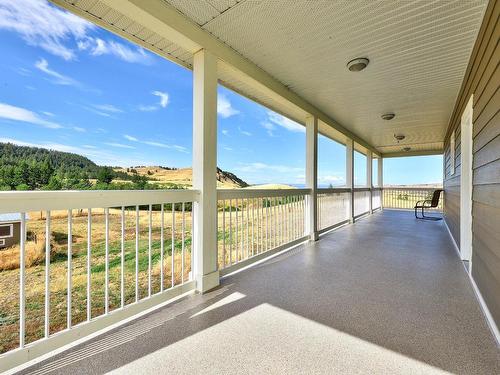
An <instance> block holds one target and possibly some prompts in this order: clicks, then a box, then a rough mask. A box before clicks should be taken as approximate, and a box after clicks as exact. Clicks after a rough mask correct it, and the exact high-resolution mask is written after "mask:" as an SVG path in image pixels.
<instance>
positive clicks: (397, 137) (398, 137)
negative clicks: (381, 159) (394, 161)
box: [394, 134, 406, 143]
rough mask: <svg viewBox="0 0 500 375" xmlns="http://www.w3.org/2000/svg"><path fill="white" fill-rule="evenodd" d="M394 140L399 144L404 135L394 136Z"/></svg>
mask: <svg viewBox="0 0 500 375" xmlns="http://www.w3.org/2000/svg"><path fill="white" fill-rule="evenodd" d="M394 138H396V141H398V143H399V142H400V141H402V140H403V139H405V138H406V137H405V135H404V134H394Z"/></svg>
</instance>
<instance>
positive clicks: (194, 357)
mask: <svg viewBox="0 0 500 375" xmlns="http://www.w3.org/2000/svg"><path fill="white" fill-rule="evenodd" d="M234 294H236V293H234ZM229 297H231V296H229ZM235 297H238V296H237V295H236V296H234V297H233V298H235ZM220 302H222V301H220ZM226 303H227V302H226ZM161 372H169V373H176V374H190V375H192V374H193V373H204V374H234V373H280V374H283V373H286V374H304V373H336V374H354V373H363V374H365V373H370V374H387V373H399V374H401V373H411V374H445V373H447V372H445V371H443V370H441V369H438V368H436V367H433V366H430V365H428V364H426V363H423V362H420V361H418V360H415V359H412V358H409V357H406V356H404V355H402V354H400V353H397V352H394V351H391V350H388V349H386V348H383V347H380V346H378V345H375V344H373V343H370V342H368V341H365V340H362V339H360V338H357V337H354V336H351V335H349V334H346V333H344V332H341V331H338V330H336V329H333V328H331V327H328V326H325V325H323V324H320V323H317V322H314V321H311V320H309V319H306V318H304V317H302V316H299V315H296V314H293V313H291V312H289V311H286V310H282V309H280V308H277V307H274V306H272V305H269V304H261V305H259V306H257V307H254V308H252V309H250V310H247V311H245V312H243V313H241V314H239V315H237V316H234V317H232V318H230V319H227V320H224V321H223V322H220V323H218V324H215V325H213V326H211V327H210V328H207V329H205V330H203V331H200V332H198V333H196V334H194V335H192V336H189V337H186V338H185V339H183V340H180V341H178V342H176V343H174V344H172V345H169V346H167V347H164V348H162V349H160V350H158V351H156V352H153V353H151V354H148V355H146V356H144V357H141V358H139V359H137V360H135V361H133V362H131V363H129V364H127V365H125V366H122V367H120V368H117V369H116V370H114V371H113V372H112V373H115V374H125V373H127V374H130V373H142V374H144V373H149V374H153V373H161Z"/></svg>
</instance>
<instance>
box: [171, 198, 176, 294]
mask: <svg viewBox="0 0 500 375" xmlns="http://www.w3.org/2000/svg"><path fill="white" fill-rule="evenodd" d="M171 245H172V255H171V257H170V260H171V266H170V271H171V274H172V282H171V283H170V286H171V287H173V286H174V285H175V203H174V202H172V244H171Z"/></svg>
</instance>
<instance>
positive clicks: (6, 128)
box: [0, 0, 441, 186]
mask: <svg viewBox="0 0 500 375" xmlns="http://www.w3.org/2000/svg"><path fill="white" fill-rule="evenodd" d="M0 41H1V43H0V54H1V56H2V59H1V61H0V85H1V90H0V142H12V143H16V144H20V145H33V146H38V147H45V148H51V149H56V150H60V151H68V152H74V153H78V154H81V155H85V156H87V157H89V158H90V159H91V160H93V161H95V162H96V163H98V164H101V165H119V166H136V165H163V166H170V167H187V166H190V165H191V159H192V152H191V151H192V73H191V71H189V70H187V69H185V68H183V67H180V66H177V65H175V64H174V63H171V62H169V61H167V60H165V59H162V58H160V57H158V56H156V55H154V54H152V53H150V52H148V51H146V50H143V49H141V48H138V47H137V46H135V45H133V44H131V43H128V42H127V41H125V40H123V39H121V38H119V37H116V36H114V35H113V34H111V33H109V32H107V31H105V30H102V29H100V28H98V27H97V26H94V25H92V24H90V23H88V22H86V21H84V20H82V19H80V18H78V17H77V16H74V15H71V14H69V13H66V12H64V11H62V10H60V9H59V8H57V7H56V6H53V5H51V4H48V3H47V2H46V1H44V0H43V1H42V0H16V1H8V0H0ZM318 144H319V157H318V163H319V184H320V185H321V186H328V185H329V184H332V185H342V184H344V181H345V148H344V146H342V145H340V144H338V143H336V142H334V141H331V140H329V139H327V138H325V137H320V138H319V142H318ZM304 154H305V132H304V128H303V127H302V126H301V125H298V124H296V123H294V122H293V121H291V120H289V119H287V118H285V117H283V116H281V115H278V114H276V113H274V112H272V111H270V110H268V109H266V108H264V107H262V106H260V105H258V104H256V103H254V102H252V101H250V100H248V99H246V98H243V97H241V96H239V95H237V94H235V93H233V92H232V91H230V90H227V89H225V88H223V87H219V100H218V165H219V167H221V168H222V169H224V170H229V171H231V172H233V173H236V174H237V175H238V176H240V177H241V178H243V179H244V180H246V181H248V182H249V183H288V184H297V185H300V184H303V182H304V175H305V155H304ZM358 157H362V156H359V155H357V156H356V159H355V165H357V166H358V165H362V164H363V162H362V161H360V160H358ZM439 158H440V157H439ZM436 160H437V159H436V158H434V159H432V158H431V159H429V164H428V167H429V168H430V169H431V172H432V173H434V172H436V173H435V174H432V173H430V174H429V172H428V171H427V170H426V171H425V172H426V173H425V178H424V177H423V176H420V177H421V178H423V179H424V180H426V181H427V180H429V178H430V179H431V180H432V179H433V178H434V177H435V179H434V180H433V181H439V180H440V178H441V172H440V168H441V161H439V162H437V161H436ZM393 164H394V163H393V162H392V161H391V164H390V165H391V167H390V168H393V167H392V165H393ZM402 164H405V163H401V162H399V164H398V162H397V161H395V164H394V165H395V166H394V170H395V171H397V174H396V175H395V176H394V178H395V180H396V181H400V182H399V183H408V182H406V181H407V180H408V178H410V179H415V178H417V179H418V178H419V172H420V171H421V170H420V169H418V168H417V171H419V172H417V173H415V175H412V176H408V173H406V170H407V169H406V168H405V167H402V168H399V167H400V165H402ZM436 167H437V168H436ZM384 172H385V173H386V172H389V167H386V168H385V169H384ZM437 172H439V173H437ZM365 173H366V172H365V170H363V169H359V170H357V171H356V173H355V180H356V183H357V184H358V183H359V184H361V183H363V180H364V176H365ZM385 173H384V174H385ZM429 176H432V177H429ZM388 179H389V178H388V177H387V179H386V180H385V181H386V182H388ZM426 181H419V182H426Z"/></svg>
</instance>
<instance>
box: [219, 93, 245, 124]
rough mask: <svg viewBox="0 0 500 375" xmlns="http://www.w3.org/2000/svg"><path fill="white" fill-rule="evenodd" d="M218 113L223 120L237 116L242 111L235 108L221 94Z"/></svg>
mask: <svg viewBox="0 0 500 375" xmlns="http://www.w3.org/2000/svg"><path fill="white" fill-rule="evenodd" d="M217 113H218V114H219V115H220V116H221V117H222V118H228V117H231V116H234V115H237V114H238V113H240V111H238V110H237V109H235V108H233V106H232V105H231V102H230V101H229V99H227V98H226V97H225V96H224V95H221V94H219V96H218V98H217Z"/></svg>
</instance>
